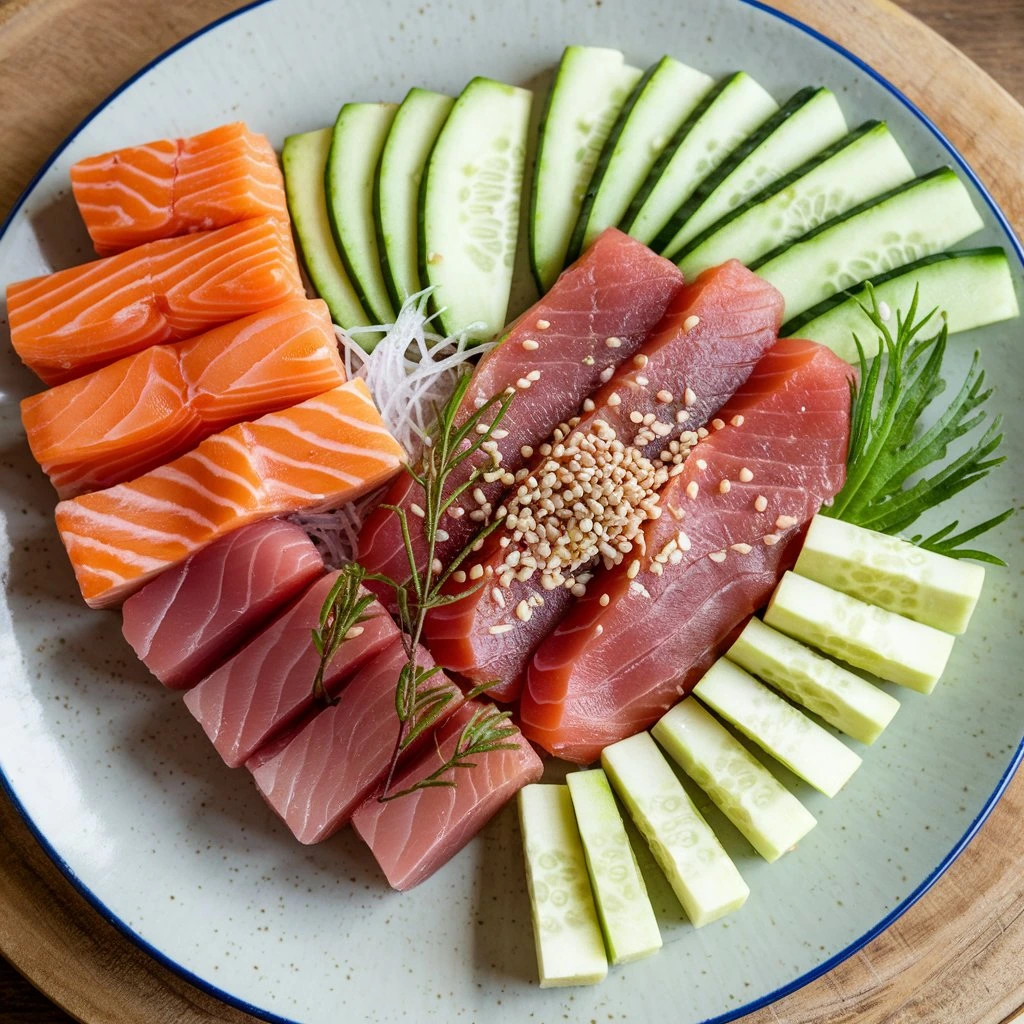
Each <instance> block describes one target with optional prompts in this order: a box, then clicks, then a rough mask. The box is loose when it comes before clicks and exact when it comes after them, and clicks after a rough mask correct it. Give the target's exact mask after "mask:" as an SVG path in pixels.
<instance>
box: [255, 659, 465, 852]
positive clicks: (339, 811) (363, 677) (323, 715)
mask: <svg viewBox="0 0 1024 1024" xmlns="http://www.w3.org/2000/svg"><path fill="white" fill-rule="evenodd" d="M344 646H345V645H344V644H342V647H343V648H344ZM406 661H407V658H406V654H405V648H404V647H403V646H402V643H401V641H396V642H394V643H392V644H391V646H390V647H388V649H387V650H386V651H384V652H383V653H381V654H379V655H378V657H376V658H374V660H373V661H371V662H370V663H369V664H368V665H366V666H365V667H364V668H363V669H362V671H360V672H359V674H358V675H356V676H355V678H353V679H352V680H351V681H350V682H349V683H348V685H347V686H346V687H345V689H344V690H342V692H341V696H340V698H339V700H338V703H337V704H335V705H333V706H332V707H329V708H326V709H325V710H324V711H321V712H320V714H318V715H317V716H316V717H315V718H313V719H312V721H310V723H309V724H308V725H307V726H306V727H305V728H304V729H302V730H301V731H300V732H298V733H297V734H296V735H295V736H294V737H293V739H292V740H291V742H290V743H288V744H287V745H286V746H285V747H284V748H283V749H281V750H280V751H279V752H278V753H277V754H276V756H274V757H271V758H269V759H267V760H263V759H257V761H255V762H252V776H253V779H254V780H255V782H256V786H257V787H258V789H259V791H260V793H261V794H262V795H263V798H264V799H265V800H266V801H267V803H268V804H270V806H271V807H272V808H273V809H274V811H275V812H276V813H277V814H278V815H279V816H280V817H281V819H282V820H283V821H284V823H285V824H286V825H287V826H288V827H289V828H290V829H291V830H292V832H293V833H294V834H295V838H296V839H298V840H299V842H300V843H319V842H320V841H321V840H323V839H327V838H328V837H329V836H331V835H333V834H334V833H335V832H337V831H338V829H339V828H341V827H342V826H343V825H345V824H346V823H347V822H348V820H349V818H351V817H352V814H353V812H354V811H355V809H356V808H357V807H358V806H359V804H360V803H362V801H363V800H364V799H365V798H366V796H367V794H368V793H369V792H370V791H371V790H372V789H373V788H374V787H375V786H376V785H377V784H378V783H380V782H381V781H382V780H383V777H384V774H385V773H386V772H387V770H388V765H389V764H390V763H391V755H392V751H393V750H394V747H395V740H396V738H397V736H398V729H399V721H398V713H397V712H396V710H395V687H396V685H397V683H398V676H399V673H400V672H401V671H402V667H403V666H404V665H405V664H406ZM417 661H418V664H419V666H420V667H421V668H431V667H433V664H434V663H433V661H432V660H431V658H430V655H429V654H428V653H427V652H426V650H424V649H422V648H421V649H420V651H419V655H418V659H417ZM430 685H431V686H441V685H447V686H449V687H450V688H451V695H452V699H451V700H449V701H448V703H447V704H446V705H445V706H444V708H443V709H442V710H441V713H440V715H438V716H437V720H436V722H435V723H433V724H435V725H436V724H439V723H440V722H441V721H443V720H444V719H445V718H447V716H448V715H450V714H452V712H454V711H455V710H456V709H457V708H458V707H459V705H460V704H461V703H462V699H463V697H462V691H461V690H460V689H459V688H458V687H457V686H456V685H455V684H454V683H453V682H451V680H449V679H448V678H447V677H446V676H444V675H443V674H441V673H438V674H437V675H435V676H433V677H432V678H431V681H430ZM429 734H430V730H429V729H427V730H425V731H424V732H423V733H422V734H421V735H420V736H419V737H418V740H417V741H416V742H414V743H413V744H411V745H410V747H409V748H408V749H407V750H406V753H405V756H409V755H414V754H415V752H416V751H417V750H418V749H422V744H423V743H424V742H425V741H426V740H427V739H428V736H429Z"/></svg>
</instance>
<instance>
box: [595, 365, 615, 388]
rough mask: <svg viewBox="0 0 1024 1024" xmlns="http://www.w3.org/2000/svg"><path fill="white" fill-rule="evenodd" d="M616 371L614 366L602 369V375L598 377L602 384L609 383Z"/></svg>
mask: <svg viewBox="0 0 1024 1024" xmlns="http://www.w3.org/2000/svg"><path fill="white" fill-rule="evenodd" d="M614 373H615V367H614V366H606V367H605V368H604V369H603V370H602V371H601V376H600V377H599V378H598V379H599V380H600V381H601V383H602V384H607V383H608V381H610V380H611V379H612V375H613V374H614Z"/></svg>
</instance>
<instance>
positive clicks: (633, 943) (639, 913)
mask: <svg viewBox="0 0 1024 1024" xmlns="http://www.w3.org/2000/svg"><path fill="white" fill-rule="evenodd" d="M565 781H566V782H567V783H568V785H569V794H570V796H571V797H572V806H573V810H574V811H575V812H576V824H577V825H578V826H579V830H580V838H581V839H582V840H583V852H584V853H585V854H586V857H587V868H588V869H589V871H590V883H591V885H592V887H593V890H594V899H595V901H596V903H597V913H598V916H599V917H600V919H601V928H602V930H603V931H604V941H605V945H606V946H607V947H608V955H609V956H610V958H611V962H612V963H613V964H622V963H626V962H628V961H630V960H639V959H640V958H641V957H645V956H648V955H650V954H651V953H655V952H657V951H658V950H659V949H661V932H660V931H659V930H658V921H657V919H656V918H655V916H654V908H653V907H652V906H651V901H650V898H649V897H648V895H647V886H646V885H644V879H643V875H641V874H640V868H639V867H638V866H637V862H636V857H635V856H634V854H633V847H632V846H630V845H629V838H628V837H627V836H626V829H625V826H624V825H623V824H622V818H621V817H620V816H619V808H618V806H617V805H616V803H615V797H614V796H612V790H611V786H609V785H608V777H607V776H606V775H605V773H604V772H603V771H602V770H601V769H600V768H594V769H592V770H591V771H588V772H572V773H570V774H569V775H567V776H566V778H565Z"/></svg>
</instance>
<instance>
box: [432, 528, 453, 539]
mask: <svg viewBox="0 0 1024 1024" xmlns="http://www.w3.org/2000/svg"><path fill="white" fill-rule="evenodd" d="M435 536H436V537H437V539H438V540H439V541H446V540H449V539H450V537H449V534H448V531H447V530H438V531H437V533H436V534H435Z"/></svg>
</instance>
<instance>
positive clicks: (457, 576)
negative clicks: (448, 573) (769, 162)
mask: <svg viewBox="0 0 1024 1024" xmlns="http://www.w3.org/2000/svg"><path fill="white" fill-rule="evenodd" d="M452 579H453V580H455V582H456V583H465V582H466V574H465V573H464V572H463V571H462V570H461V569H456V570H455V572H453V573H452Z"/></svg>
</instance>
